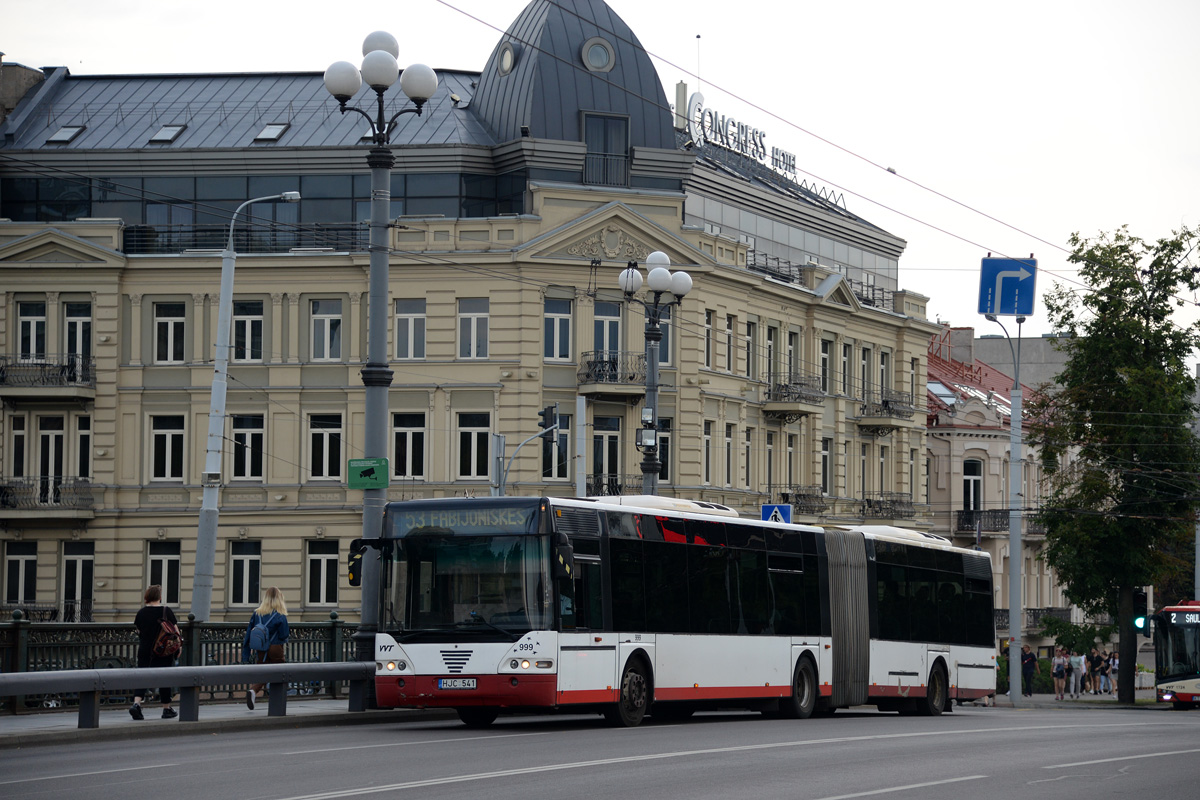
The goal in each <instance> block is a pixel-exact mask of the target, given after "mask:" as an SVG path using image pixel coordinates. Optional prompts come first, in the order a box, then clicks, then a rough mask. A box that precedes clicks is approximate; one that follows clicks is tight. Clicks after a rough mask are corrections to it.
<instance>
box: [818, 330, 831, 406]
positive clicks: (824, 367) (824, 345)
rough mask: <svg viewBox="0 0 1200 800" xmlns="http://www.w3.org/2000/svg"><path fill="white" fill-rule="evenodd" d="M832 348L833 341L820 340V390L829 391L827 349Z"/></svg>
mask: <svg viewBox="0 0 1200 800" xmlns="http://www.w3.org/2000/svg"><path fill="white" fill-rule="evenodd" d="M832 348H833V342H831V341H829V340H828V339H822V340H821V364H820V367H821V391H822V392H825V393H826V394H828V393H829V351H830V350H831V349H832Z"/></svg>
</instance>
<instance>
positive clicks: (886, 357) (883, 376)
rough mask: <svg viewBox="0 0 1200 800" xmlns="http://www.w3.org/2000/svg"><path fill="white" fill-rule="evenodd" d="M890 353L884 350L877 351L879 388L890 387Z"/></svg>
mask: <svg viewBox="0 0 1200 800" xmlns="http://www.w3.org/2000/svg"><path fill="white" fill-rule="evenodd" d="M891 378H892V376H891V354H890V353H888V352H886V351H880V353H879V388H880V389H890V388H891V387H892V380H891Z"/></svg>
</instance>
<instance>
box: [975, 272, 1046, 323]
mask: <svg viewBox="0 0 1200 800" xmlns="http://www.w3.org/2000/svg"><path fill="white" fill-rule="evenodd" d="M1036 285H1037V259H1036V258H985V259H983V266H982V268H981V269H980V271H979V313H980V314H1004V315H1008V316H1016V317H1027V316H1030V315H1031V314H1033V301H1034V300H1035V299H1036V293H1035V292H1034V288H1035V286H1036Z"/></svg>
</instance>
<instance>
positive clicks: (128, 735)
mask: <svg viewBox="0 0 1200 800" xmlns="http://www.w3.org/2000/svg"><path fill="white" fill-rule="evenodd" d="M347 707H348V701H347V700H346V698H344V697H343V698H340V699H337V700H333V699H324V698H322V699H313V700H310V699H304V700H299V699H295V698H288V704H287V716H285V717H268V716H267V704H266V701H265V700H263V701H259V704H258V708H257V709H256V710H254V711H251V710H250V709H248V708H246V706H245V704H244V703H206V704H201V706H200V719H199V720H197V721H196V722H180V721H179V720H178V719H162V718H161V717H160V716H159V715H160V714H161V713H162V710H161V709H162V706H160V705H158V704H157V703H155V704H152V705H145V706H143V708H144V710H145V715H146V719H145V720H143V721H141V722H138V721H135V720H134V719H133V718H132V717H130V716H129V707H128V706H124V705H122V706H113V707H111V708H107V707H106V708H103V709H101V711H100V727H99V728H80V727H78V726H79V713H78V712H77V711H76V710H74V709H72V710H70V711H51V712H41V713H29V714H15V715H13V714H5V715H0V749H9V748H16V747H25V746H29V745H34V744H59V743H62V742H76V741H78V742H87V741H96V740H98V739H106V740H113V739H141V738H146V737H150V736H154V737H161V736H186V735H189V734H194V733H219V732H229V731H242V730H253V729H258V728H262V727H264V726H266V727H274V726H285V727H292V728H300V727H313V726H318V725H364V724H375V723H402V722H411V721H413V720H419V719H457V718H458V716H457V715H456V714H455V713H454V712H453V711H451V710H449V709H431V710H428V711H422V710H410V709H404V710H395V709H389V710H379V711H363V712H358V713H351V712H350V711H348V710H347ZM174 708H175V709H176V710H178V709H179V707H178V705H175V706H174Z"/></svg>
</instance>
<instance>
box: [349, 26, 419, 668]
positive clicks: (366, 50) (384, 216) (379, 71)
mask: <svg viewBox="0 0 1200 800" xmlns="http://www.w3.org/2000/svg"><path fill="white" fill-rule="evenodd" d="M399 55H400V45H399V43H398V42H397V41H396V38H395V37H394V36H392V35H391V34H390V33H386V32H384V31H375V32H374V33H372V34H370V35H368V36H367V38H366V39H365V40H363V60H362V68H361V69H359V68H358V67H355V66H354V65H353V64H351V63H350V62H348V61H338V62H335V63H333V64H331V65H330V66H329V68H328V69H327V70H325V88H326V89H327V90H328V91H329V93H330V94H331V95H333V97H334V99H335V100H337V102H338V109H339V110H340V111H341V112H342V113H343V114H345V113H346V112H347V111H354V112H356V113H358V114H361V115H362V116H363V117H365V118H366V119H367V122H369V123H370V125H371V141H372V142H373V144H374V147H372V148H371V150H370V151H369V152H368V153H367V164H368V166H370V168H371V223H370V231H371V235H370V243H369V252H370V271H369V274H368V286H367V291H368V295H367V363H366V364H365V365H364V366H363V368H362V370H361V374H362V381H363V385H364V386H365V387H366V390H365V413H366V420H365V425H364V429H365V430H364V436H365V440H364V443H363V451H362V452H363V455H364V456H365V457H367V458H386V456H387V441H388V417H387V413H388V410H387V409H388V387H390V386H391V384H392V371H391V370H390V369H388V366H387V363H388V354H387V322H388V307H387V302H388V251H389V247H388V217H389V214H390V211H391V199H392V191H391V171H392V166H393V165H394V164H395V161H396V160H395V157H394V156H393V155H392V151H391V150H390V149H388V145H389V144H390V142H391V136H392V132H393V131H394V130H395V128H396V120H398V119H399V118H400V115H401V114H416V115H418V116H420V114H421V109H422V107H423V106H424V105H425V102H426V101H427V100H429V98H431V97H433V94H434V92H436V91H437V86H438V79H437V75H436V74H435V73H434V71H433V70H432V69H430V68H429V67H427V66H425V65H424V64H413V65H412V66H409V67H407V68H406V69H405V70H404V72H403V73H401V72H400V65H399V64H398V63H397V61H396V58H397V57H398V56H399ZM397 78H399V79H400V91H401V92H403V93H404V94H405V95H407V96H408V98H409V99H410V100H412V103H413V105H412V107H410V108H402V109H401V110H399V111H397V112H396V113H395V114H393V115H392V118H391V119H387V116H386V114H385V113H384V109H383V96H384V93H385V92H387V90H388V89H389V88H391V86H392V85H393V84H394V83H395V82H396V79H397ZM364 81H365V82H366V84H367V85H368V86H370V87H371V89H372V90H374V92H375V96H376V109H375V115H374V116H372V115H371V114H370V113H368V112H367V111H364V110H362V109H361V108H356V107H354V106H348V105H346V104H347V103H348V102H350V99H351V98H352V97H354V95H355V94H357V93H358V90H359V89H360V88H361V87H362V84H363V82H364ZM386 492H387V490H386V489H383V488H378V489H364V490H363V524H362V537H363V538H364V539H377V538H379V536H380V533H381V531H380V528H381V527H382V525H383V506H384V503H385V502H386ZM378 594H379V561H378V559H375V558H364V559H363V570H362V600H363V602H362V622H361V623H360V624H359V628H358V631H357V632H356V633H355V634H354V639H355V653H356V657H357V658H358V660H360V661H373V660H374V659H375V644H374V638H375V630H376V628H377V627H378V625H379V610H378V608H377V603H376V599H377V597H378Z"/></svg>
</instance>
